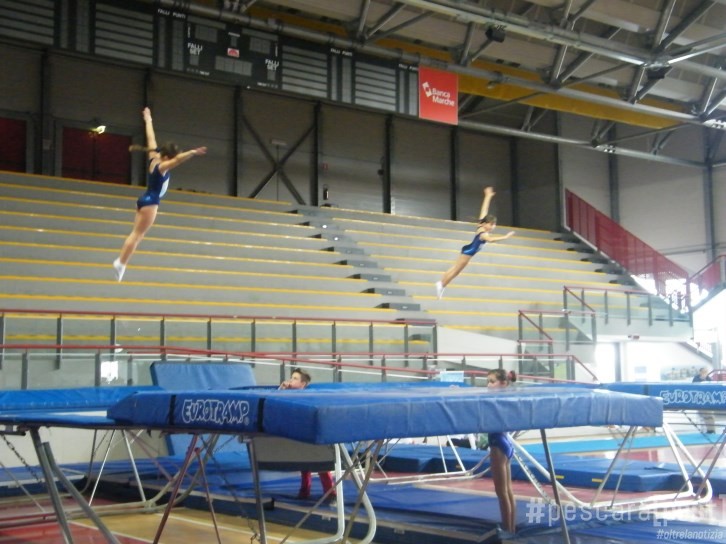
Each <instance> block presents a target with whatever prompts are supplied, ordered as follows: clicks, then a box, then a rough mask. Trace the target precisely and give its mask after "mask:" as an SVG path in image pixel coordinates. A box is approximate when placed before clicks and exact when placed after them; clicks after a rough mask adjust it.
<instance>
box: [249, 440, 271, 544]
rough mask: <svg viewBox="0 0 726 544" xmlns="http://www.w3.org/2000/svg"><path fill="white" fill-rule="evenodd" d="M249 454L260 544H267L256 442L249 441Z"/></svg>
mask: <svg viewBox="0 0 726 544" xmlns="http://www.w3.org/2000/svg"><path fill="white" fill-rule="evenodd" d="M247 452H248V453H249V456H250V465H251V466H252V480H253V481H254V483H255V502H256V503H257V524H258V525H259V530H260V544H267V531H266V528H265V508H264V506H263V504H262V487H261V486H260V471H259V469H258V468H257V452H256V451H255V441H254V440H249V441H247Z"/></svg>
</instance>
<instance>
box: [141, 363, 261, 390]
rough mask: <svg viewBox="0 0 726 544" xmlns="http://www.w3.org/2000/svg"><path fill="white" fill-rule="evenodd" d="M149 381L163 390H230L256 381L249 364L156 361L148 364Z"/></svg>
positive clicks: (251, 384)
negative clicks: (149, 368)
mask: <svg viewBox="0 0 726 544" xmlns="http://www.w3.org/2000/svg"><path fill="white" fill-rule="evenodd" d="M151 380H152V383H153V384H154V385H158V386H160V387H163V388H164V389H166V390H167V391H190V390H196V391H206V390H209V389H232V388H235V387H245V386H253V385H255V384H256V383H257V382H256V381H255V373H254V371H253V370H252V367H251V366H250V365H249V364H247V363H229V362H227V363H224V362H219V361H209V362H204V361H199V362H186V361H184V362H181V361H177V362H170V361H156V362H154V363H152V364H151Z"/></svg>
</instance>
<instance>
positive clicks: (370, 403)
mask: <svg viewBox="0 0 726 544" xmlns="http://www.w3.org/2000/svg"><path fill="white" fill-rule="evenodd" d="M108 414H109V417H111V418H113V419H116V420H117V421H118V422H119V423H124V424H128V425H131V426H141V427H150V428H154V429H174V430H177V431H179V430H184V429H194V430H202V431H212V432H214V431H219V432H245V433H257V432H264V433H267V434H270V435H274V436H280V437H284V438H291V439H293V440H299V441H302V442H308V443H312V444H335V443H341V442H351V441H355V440H375V439H382V438H396V437H399V438H406V437H416V436H441V435H446V434H459V433H471V432H505V431H513V430H524V429H540V428H557V427H575V426H589V425H609V424H613V425H640V426H660V425H661V424H662V419H663V411H662V401H660V399H656V398H654V397H646V396H642V395H630V394H624V393H616V392H610V391H599V390H588V389H583V388H566V387H563V388H559V389H558V388H537V387H523V388H521V389H520V388H516V387H508V388H506V389H499V390H491V389H489V390H488V389H486V388H474V387H468V388H467V387H446V388H444V387H436V388H435V387H424V386H421V387H405V388H401V387H396V385H395V384H389V386H388V387H383V386H381V387H379V388H370V389H368V388H365V389H353V388H347V389H346V388H345V387H340V388H331V389H325V390H323V389H318V390H310V391H307V390H297V391H269V390H249V391H221V390H220V391H202V392H200V391H158V392H150V393H139V394H137V395H133V396H131V397H129V398H127V399H124V400H122V401H121V402H119V403H117V404H116V405H114V406H112V407H111V408H110V409H109V411H108Z"/></svg>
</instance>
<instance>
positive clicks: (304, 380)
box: [279, 368, 337, 502]
mask: <svg viewBox="0 0 726 544" xmlns="http://www.w3.org/2000/svg"><path fill="white" fill-rule="evenodd" d="M311 379H312V378H311V377H310V374H308V373H307V372H305V371H304V370H302V369H300V368H295V369H293V371H292V372H291V373H290V379H289V380H286V381H284V382H282V383H281V384H280V387H279V389H305V388H306V387H307V386H308V385H309V384H310V381H311ZM318 476H319V477H320V483H321V484H322V486H323V493H324V494H326V495H327V496H328V501H329V502H332V501H335V499H336V497H337V494H336V492H335V489H334V487H335V482H334V481H333V477H332V475H331V474H330V472H318ZM312 486H313V474H312V472H310V471H309V470H303V471H301V472H300V491H298V494H297V498H298V499H308V498H310V491H311V488H312Z"/></svg>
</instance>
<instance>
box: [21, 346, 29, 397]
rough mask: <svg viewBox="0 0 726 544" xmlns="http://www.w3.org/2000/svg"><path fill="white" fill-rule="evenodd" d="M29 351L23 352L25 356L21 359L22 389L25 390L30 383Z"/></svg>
mask: <svg viewBox="0 0 726 544" xmlns="http://www.w3.org/2000/svg"><path fill="white" fill-rule="evenodd" d="M28 357H29V355H28V351H27V350H25V351H24V352H23V356H22V358H21V360H20V389H22V390H25V389H27V388H28V384H29V383H30V379H29V374H30V369H29V367H28Z"/></svg>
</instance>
